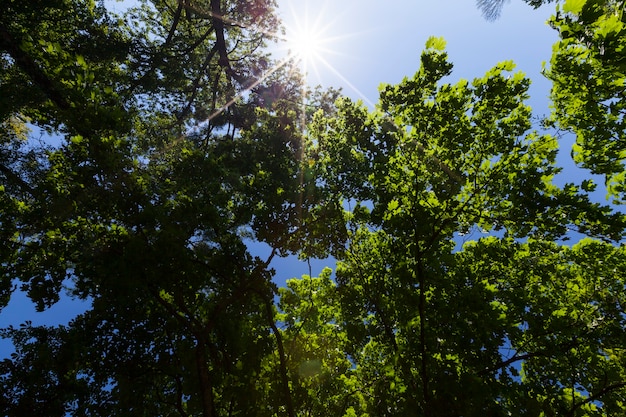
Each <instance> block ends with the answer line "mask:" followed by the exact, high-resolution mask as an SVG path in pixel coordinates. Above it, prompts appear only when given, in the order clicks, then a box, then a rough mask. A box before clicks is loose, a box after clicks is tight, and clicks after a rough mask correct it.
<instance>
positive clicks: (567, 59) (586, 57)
mask: <svg viewBox="0 0 626 417" xmlns="http://www.w3.org/2000/svg"><path fill="white" fill-rule="evenodd" d="M625 7H626V3H625V2H624V1H613V0H597V1H595V0H588V1H585V0H569V1H567V2H565V4H564V5H563V7H562V9H560V10H558V11H557V14H556V15H555V16H553V18H552V19H551V20H550V24H551V25H552V26H553V27H554V28H555V29H556V30H558V31H559V35H560V40H559V42H557V43H556V44H555V46H554V53H553V55H552V59H551V61H550V68H549V70H548V71H547V76H548V78H550V79H551V80H552V82H553V87H552V94H551V95H552V101H553V103H554V114H553V122H554V123H556V124H557V125H558V126H559V127H560V128H562V129H566V130H572V131H573V132H574V133H575V134H576V144H575V146H574V148H573V150H572V156H573V158H574V160H575V161H576V162H577V163H579V164H580V165H581V166H583V167H585V168H588V169H590V170H591V172H593V173H595V174H601V175H603V176H605V178H606V183H607V187H608V191H609V194H610V195H611V196H612V197H613V198H614V200H615V202H616V203H621V202H622V201H623V199H624V196H625V195H626V189H625V184H626V176H625V175H626V174H624V173H625V172H626V171H625V165H624V160H625V159H626V154H625V153H624V141H625V140H626V136H625V134H624V132H625V131H626V124H625V123H626V122H625V121H624V115H625V114H626V104H625V103H624V100H623V98H624V92H625V91H626V46H625V45H626V15H625V14H624V8H625Z"/></svg>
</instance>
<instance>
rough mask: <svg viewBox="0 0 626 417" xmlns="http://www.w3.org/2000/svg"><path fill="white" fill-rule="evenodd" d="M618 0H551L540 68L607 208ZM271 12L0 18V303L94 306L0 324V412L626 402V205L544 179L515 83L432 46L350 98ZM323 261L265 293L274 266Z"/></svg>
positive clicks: (87, 7)
mask: <svg viewBox="0 0 626 417" xmlns="http://www.w3.org/2000/svg"><path fill="white" fill-rule="evenodd" d="M529 3H531V4H533V5H535V6H536V5H538V4H539V3H541V2H534V1H533V2H529ZM622 8H623V5H622V4H621V3H620V2H617V1H607V2H601V1H591V0H588V1H586V2H578V1H567V2H566V3H565V4H564V5H563V11H562V13H560V14H559V15H558V16H557V17H555V19H554V20H553V24H554V25H555V26H557V27H559V30H560V31H561V35H562V41H561V42H560V43H559V44H557V46H556V47H555V55H554V58H553V61H552V64H551V67H550V70H549V75H550V77H551V78H552V79H553V80H554V82H555V84H554V85H555V87H554V89H553V93H552V95H553V98H554V102H555V115H554V119H553V121H554V122H555V123H557V124H558V125H559V126H561V127H563V128H571V129H572V130H574V131H575V132H576V134H577V144H576V147H575V158H576V160H577V161H578V162H580V163H581V164H583V166H587V167H590V168H592V170H594V172H597V173H603V174H606V175H607V176H608V177H607V178H609V184H610V188H609V190H610V192H611V193H613V195H614V196H618V195H620V193H621V188H620V187H622V185H620V184H621V182H620V181H621V178H622V177H623V176H624V173H623V172H624V169H623V166H622V160H623V159H624V158H623V155H622V154H621V151H620V150H619V149H620V148H619V140H620V139H619V135H620V134H621V133H623V132H622V130H623V129H621V123H622V117H621V112H622V110H621V109H622V107H621V106H622V104H623V103H622V100H621V98H622V97H621V96H620V95H619V94H621V90H619V88H620V85H621V84H620V83H621V82H622V81H623V80H621V78H623V74H622V72H623V71H622V67H623V65H622V64H621V63H620V62H621V61H620V59H621V58H619V53H620V51H621V49H620V48H621V47H620V46H619V45H620V36H621V34H622V32H623V20H622V15H621V14H620V13H621V10H622ZM222 15H224V16H227V17H228V19H230V20H228V21H227V20H226V19H220V16H222ZM233 22H237V24H233ZM276 22H277V19H276V17H275V16H274V14H273V3H272V2H271V1H243V0H242V1H239V0H232V1H216V0H211V1H195V2H187V1H170V0H167V1H165V0H154V1H142V2H140V4H138V5H137V6H136V7H134V8H132V9H130V10H129V11H128V12H127V14H126V15H125V16H116V15H114V14H112V13H111V12H109V11H107V9H106V8H105V7H104V6H103V5H102V4H101V3H96V2H91V1H78V0H76V1H74V0H54V1H50V2H37V1H35V2H13V1H11V2H9V5H8V7H6V8H5V10H3V12H2V14H0V65H1V66H2V71H1V72H0V121H1V122H2V123H1V124H0V226H2V227H0V307H4V306H5V305H6V304H7V302H8V300H9V297H10V295H11V293H12V292H13V291H14V290H15V289H16V288H20V289H21V290H23V291H25V292H26V293H27V294H28V296H29V297H30V299H31V300H32V301H33V302H34V303H35V305H36V307H37V309H38V310H40V311H45V310H46V309H47V308H49V307H50V306H51V305H53V304H54V303H56V302H57V301H58V300H59V298H60V296H61V295H63V294H64V292H65V294H66V295H69V296H72V297H76V298H79V299H81V300H83V301H86V302H88V303H90V304H89V308H88V309H87V311H86V312H84V313H83V314H80V315H78V316H77V317H76V318H75V319H73V320H72V321H71V322H70V323H68V324H67V325H64V326H48V327H47V326H32V325H31V324H30V323H23V324H22V325H21V326H19V327H13V326H12V327H8V328H5V329H1V330H0V337H2V338H5V339H9V340H11V341H12V342H13V344H14V346H15V352H14V354H13V355H11V356H10V357H8V358H3V359H2V361H0V386H2V387H3V396H2V397H0V413H1V414H2V415H6V416H22V415H27V414H28V415H30V414H34V415H50V416H66V415H75V416H95V415H107V416H109V415H139V416H143V415H145V416H154V415H164V416H175V415H178V416H191V415H202V416H235V415H241V416H244V415H246V416H247V415H258V416H288V417H295V416H327V415H337V416H346V417H353V416H362V417H364V416H392V415H393V416H404V415H420V416H427V417H428V416H433V417H434V416H461V415H462V416H485V415H492V416H496V415H498V416H499V415H508V416H528V415H533V416H534V415H543V416H552V415H565V416H575V417H578V416H613V415H621V414H623V412H624V401H625V400H624V397H625V396H626V362H625V359H624V348H625V346H626V340H625V339H624V332H623V328H624V326H625V325H626V323H625V322H624V321H625V317H626V316H625V313H624V307H623V306H624V303H625V302H626V301H625V300H626V294H625V286H624V282H623V276H624V275H625V274H626V252H625V250H626V249H625V248H624V247H622V246H618V245H617V242H620V241H621V240H622V239H623V235H624V230H625V229H624V226H625V224H624V221H625V220H624V216H623V214H621V213H620V212H618V211H615V210H614V209H613V208H612V207H610V206H602V205H601V204H598V203H596V202H594V201H592V200H591V199H590V197H589V195H588V193H589V192H592V191H593V190H594V189H595V187H596V184H595V183H594V182H593V180H591V179H584V180H582V182H581V184H580V185H577V184H574V183H568V184H565V185H563V186H557V185H556V184H555V182H554V178H555V176H556V174H558V173H559V172H560V167H558V166H557V165H556V162H555V161H556V154H557V152H558V151H559V148H558V141H557V139H556V138H555V137H553V136H551V135H548V134H542V133H539V132H536V131H534V130H532V123H531V113H532V112H531V109H530V107H529V106H528V105H527V104H526V100H527V99H528V88H529V85H530V80H528V79H527V78H526V77H525V76H524V74H522V73H519V72H515V65H514V64H513V63H512V62H502V63H499V64H497V65H495V66H494V67H493V68H492V69H491V70H489V71H488V72H487V73H486V74H485V75H484V76H482V77H478V78H475V79H473V80H471V81H469V80H460V81H458V82H456V83H450V82H448V80H449V79H450V78H449V76H450V75H451V74H452V69H453V66H452V63H451V62H450V61H449V60H448V56H447V54H446V52H445V41H444V40H443V39H441V38H435V37H433V38H430V39H429V40H428V41H427V43H426V48H425V50H424V52H423V53H422V55H421V60H420V67H419V69H418V71H417V72H416V73H415V74H414V76H412V77H407V78H405V79H404V80H402V81H401V82H400V83H399V84H397V85H383V86H381V87H380V101H379V103H378V105H377V106H376V108H375V109H368V108H367V107H366V106H365V105H364V104H363V103H360V102H356V103H355V102H353V101H351V100H350V99H348V98H345V97H341V95H340V93H339V92H337V91H335V90H329V91H321V90H316V91H313V92H303V91H302V86H301V82H302V80H301V79H300V77H299V76H298V74H297V73H294V72H292V68H278V69H276V68H273V69H271V70H270V68H272V65H273V63H272V62H271V60H270V59H269V57H268V56H266V55H265V53H264V52H263V46H264V45H265V42H266V41H267V40H269V39H270V38H271V35H269V34H268V33H269V30H270V29H271V28H273V27H274V25H275V23H276ZM253 27H254V28H256V29H258V30H257V31H255V30H252V29H251V28H253ZM582 44H584V45H583V46H581V45H582ZM607 54H608V55H607ZM572 58H575V59H572ZM568 71H569V72H568ZM620 71H622V72H620ZM268 74H269V75H268ZM616 74H617V75H616ZM620 74H621V75H620ZM576 77H579V78H576ZM580 77H583V78H584V79H585V80H586V81H585V82H586V83H582V84H581V78H580ZM620 77H621V78H620ZM620 80H621V81H620ZM577 83H578V85H582V86H583V87H582V88H574V86H576V85H577ZM622 87H623V86H622ZM607 100H608V101H607ZM302 103H306V106H303V105H302ZM607 106H608V107H607ZM606 108H608V109H609V111H608V112H607V111H606ZM592 126H593V128H591V127H592ZM33 131H42V132H45V133H47V134H48V135H50V138H52V136H54V137H55V139H56V140H55V141H51V143H49V144H46V145H37V142H36V140H35V139H34V137H33V136H34V134H32V133H31V132H33ZM305 133H306V134H305ZM616 135H617V136H616ZM572 232H576V233H578V234H580V235H582V236H585V237H584V238H582V239H579V240H578V241H577V243H575V244H573V245H572V246H566V245H564V244H563V241H565V240H567V239H569V238H571V237H572V236H573V233H572ZM477 236H478V238H477ZM259 247H263V248H269V251H270V254H269V256H267V257H266V258H265V259H262V258H260V257H259V256H258V253H262V249H258V248H259ZM329 255H330V256H333V257H334V259H335V260H336V269H335V271H334V275H333V271H332V270H331V269H328V268H326V269H324V270H323V271H322V272H321V274H320V275H319V276H318V277H312V276H308V275H304V276H302V277H301V278H299V279H297V278H293V279H290V280H287V282H286V286H284V287H283V288H277V286H276V284H275V283H274V282H273V277H274V275H275V274H277V271H275V270H274V269H273V268H272V260H273V259H274V258H275V257H276V256H299V257H301V258H304V259H309V258H315V257H316V258H326V257H328V256H329ZM284 274H285V271H278V275H280V276H284Z"/></svg>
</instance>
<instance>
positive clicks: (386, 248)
mask: <svg viewBox="0 0 626 417" xmlns="http://www.w3.org/2000/svg"><path fill="white" fill-rule="evenodd" d="M443 46H444V42H443V41H442V40H440V39H435V38H433V39H431V40H429V42H428V44H427V49H426V51H425V52H424V53H423V55H422V60H421V62H422V63H421V68H420V70H419V71H418V72H417V73H416V74H415V76H414V77H412V78H406V79H405V80H403V81H402V82H401V83H400V84H399V85H396V86H387V87H384V88H383V89H382V90H381V99H380V103H379V106H378V109H377V110H376V111H375V112H374V113H369V112H368V111H367V110H366V109H365V108H364V107H363V106H362V105H359V104H358V103H357V104H355V103H351V102H349V101H343V102H340V103H339V110H338V114H337V117H335V118H331V119H329V118H324V117H321V116H320V117H319V118H318V119H317V120H316V123H314V125H313V128H312V129H311V134H312V135H314V137H315V138H316V139H317V144H318V148H317V151H318V154H317V155H318V158H319V159H318V162H319V164H320V165H321V166H322V167H323V168H322V171H323V172H322V173H321V175H322V177H323V178H324V180H325V184H326V186H327V187H329V188H330V189H332V190H335V192H336V193H337V195H340V196H341V198H344V199H345V201H346V202H348V201H350V202H351V205H352V206H353V207H354V209H353V210H352V214H351V215H350V217H348V220H349V222H350V224H351V227H350V230H351V233H350V241H349V245H348V246H347V248H346V250H345V252H344V253H343V254H341V255H340V256H339V262H338V265H337V284H338V286H337V290H336V292H337V293H338V296H339V299H340V301H341V305H342V310H343V311H342V316H343V322H342V325H343V329H344V331H345V332H346V333H347V338H348V340H349V345H351V346H352V347H351V348H350V349H349V350H348V351H347V352H346V353H347V354H349V355H350V356H349V357H350V358H351V360H352V361H353V364H354V367H355V370H354V373H355V377H356V378H357V379H358V380H359V384H358V385H359V386H360V389H359V395H360V396H361V398H363V402H364V404H365V405H364V410H363V411H365V412H367V413H368V415H413V414H414V413H415V412H416V410H417V413H418V415H424V416H439V415H465V416H467V415H484V414H485V413H487V414H489V415H529V414H531V415H539V414H540V413H541V412H543V413H545V415H556V414H558V415H612V414H613V413H615V412H617V410H620V407H621V406H620V405H619V401H620V398H622V396H623V395H624V392H625V391H624V387H625V386H624V380H625V378H624V375H623V374H622V373H621V371H620V369H622V365H621V364H622V360H623V358H622V356H621V355H616V356H610V355H606V352H607V351H606V350H605V349H608V350H609V351H611V352H613V351H614V349H617V350H619V349H621V347H620V346H622V344H623V340H622V336H621V335H620V333H619V332H617V331H616V329H618V328H620V327H621V326H622V325H623V316H622V315H621V313H620V311H621V307H620V306H619V305H617V304H615V301H614V300H623V291H624V288H623V285H621V284H620V282H621V281H620V278H619V276H620V272H618V271H619V268H620V267H619V266H617V264H620V265H621V264H622V263H623V262H624V257H623V254H622V251H621V249H616V248H614V247H613V246H612V245H610V244H608V243H603V242H602V240H590V241H583V242H581V243H580V244H578V245H576V246H574V247H573V248H571V249H570V248H568V247H564V246H560V245H558V244H556V243H553V240H554V239H560V238H562V237H563V236H564V235H565V234H566V233H567V231H568V230H569V229H572V228H573V229H576V230H578V231H580V232H582V233H587V234H590V235H592V236H596V237H597V238H600V239H604V240H609V241H610V240H619V239H620V238H621V236H623V226H624V221H623V217H622V216H621V215H619V214H611V211H610V209H609V208H608V207H601V206H599V205H598V204H594V203H591V202H590V201H589V200H588V198H587V197H586V196H585V194H584V193H583V192H582V191H581V190H580V188H578V187H577V186H575V185H574V184H568V185H566V186H565V187H563V188H559V187H557V186H555V185H554V184H553V182H552V179H553V177H554V175H555V174H556V173H557V172H558V171H559V168H557V167H556V166H555V163H554V158H555V155H556V150H557V142H556V140H555V138H553V137H551V136H547V135H543V136H541V135H538V134H537V133H536V132H533V131H530V130H529V129H530V127H531V123H530V115H531V113H530V108H529V107H528V106H527V105H525V104H524V100H525V99H526V98H527V92H526V91H527V88H528V85H529V81H528V80H527V79H526V78H525V77H524V76H523V75H522V74H520V73H512V74H507V72H509V71H511V70H512V69H513V64H512V63H507V62H505V63H501V64H499V65H497V66H496V67H494V68H493V69H492V70H490V71H489V72H488V73H487V74H486V75H485V77H483V78H477V79H475V80H474V81H472V82H471V83H470V82H468V81H465V80H461V81H460V82H458V83H457V84H454V85H451V84H445V83H442V82H441V80H442V78H443V77H445V76H447V75H449V74H450V71H451V68H452V66H451V64H450V63H449V62H448V61H447V57H446V54H445V52H444V51H443ZM478 230H481V231H482V232H478ZM489 231H492V232H496V236H500V237H491V238H485V239H480V240H478V241H477V242H474V243H472V244H468V245H465V246H464V247H462V248H459V242H458V240H459V239H460V238H459V237H458V236H462V235H465V234H467V233H487V232H489ZM520 239H521V240H520ZM523 241H525V242H524V243H523ZM589 252H592V253H595V254H596V255H593V256H597V259H598V262H599V259H606V257H611V259H612V261H611V263H610V266H607V268H608V269H606V270H605V269H604V268H605V266H604V264H601V265H602V266H599V267H598V268H601V270H602V271H606V272H602V273H601V275H602V278H601V279H600V278H596V277H597V275H596V272H597V271H599V270H600V269H595V270H592V269H590V268H589V267H588V266H585V265H586V264H585V262H587V260H588V259H590V258H588V257H587V255H585V254H586V253H589ZM593 256H592V259H593ZM616 263H617V264H616ZM620 302H621V301H620ZM583 364H584V365H583ZM585 413H587V414H585Z"/></svg>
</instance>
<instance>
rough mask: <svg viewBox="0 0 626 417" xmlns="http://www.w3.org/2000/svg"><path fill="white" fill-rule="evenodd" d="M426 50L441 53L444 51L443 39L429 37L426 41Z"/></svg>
mask: <svg viewBox="0 0 626 417" xmlns="http://www.w3.org/2000/svg"><path fill="white" fill-rule="evenodd" d="M426 49H434V50H436V51H443V50H445V49H446V40H445V39H444V38H443V37H436V36H431V37H429V38H428V39H427V40H426Z"/></svg>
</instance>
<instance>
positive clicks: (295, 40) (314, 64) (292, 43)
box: [282, 3, 336, 75]
mask: <svg viewBox="0 0 626 417" xmlns="http://www.w3.org/2000/svg"><path fill="white" fill-rule="evenodd" d="M293 7H294V6H293V4H291V10H290V11H291V13H290V15H289V16H287V17H286V18H285V19H284V23H285V34H284V37H283V39H282V40H283V47H284V48H285V50H286V51H287V54H288V56H289V58H290V59H291V60H293V61H294V62H296V63H298V64H299V66H300V68H301V69H302V70H303V72H304V73H305V75H306V74H308V73H309V72H310V71H311V70H313V71H314V72H316V73H317V72H318V67H319V66H321V65H324V66H327V65H329V64H328V63H327V61H326V57H327V56H328V55H329V54H331V53H333V49H332V44H333V40H334V39H333V37H332V36H331V34H330V32H331V28H332V27H333V25H334V24H335V23H336V22H335V21H334V20H333V19H329V18H327V17H325V16H324V12H323V9H322V10H319V11H316V12H315V13H313V12H312V11H311V10H310V8H309V5H308V3H304V5H301V6H300V7H298V8H297V10H296V9H294V8H293Z"/></svg>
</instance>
